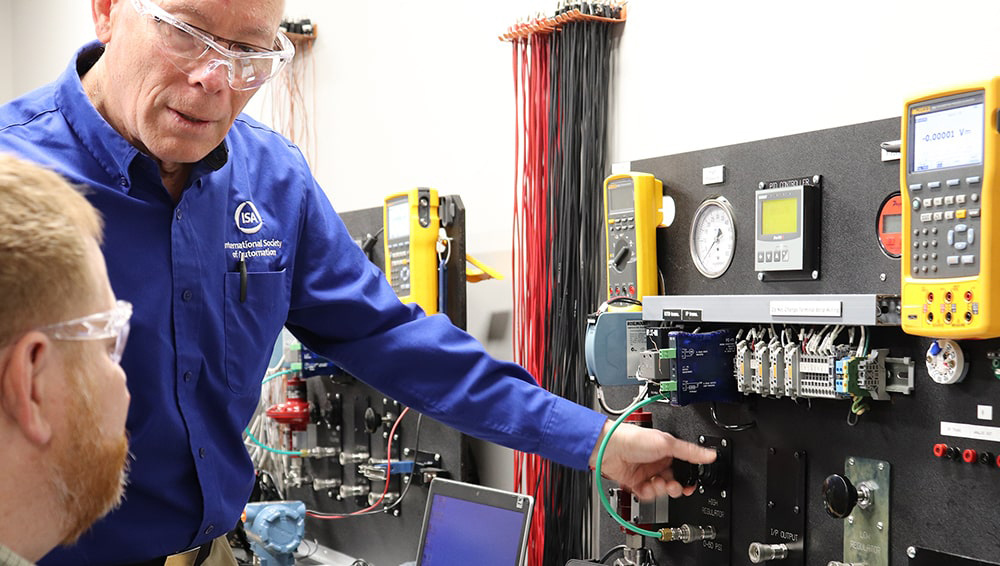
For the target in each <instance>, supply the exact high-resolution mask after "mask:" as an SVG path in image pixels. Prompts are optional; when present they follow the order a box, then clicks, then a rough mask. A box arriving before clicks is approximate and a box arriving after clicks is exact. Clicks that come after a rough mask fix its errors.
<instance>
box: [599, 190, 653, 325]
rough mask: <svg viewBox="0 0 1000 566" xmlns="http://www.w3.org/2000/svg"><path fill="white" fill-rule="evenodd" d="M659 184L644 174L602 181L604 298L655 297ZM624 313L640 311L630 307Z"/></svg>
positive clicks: (637, 308)
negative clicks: (605, 272)
mask: <svg viewBox="0 0 1000 566" xmlns="http://www.w3.org/2000/svg"><path fill="white" fill-rule="evenodd" d="M662 206H663V182H662V181H660V180H659V179H657V178H655V177H653V176H652V175H650V174H648V173H625V174H619V175H612V176H610V177H608V178H607V179H605V180H604V230H605V241H606V242H607V259H608V267H607V274H608V299H609V300H610V299H614V298H617V297H626V298H629V299H635V300H641V299H642V297H644V296H646V295H655V294H657V285H656V227H657V226H659V225H660V223H662V222H663V212H662V211H661V210H660V209H661V207H662ZM628 310H641V308H640V307H639V306H638V305H633V306H632V307H630V308H629V309H628Z"/></svg>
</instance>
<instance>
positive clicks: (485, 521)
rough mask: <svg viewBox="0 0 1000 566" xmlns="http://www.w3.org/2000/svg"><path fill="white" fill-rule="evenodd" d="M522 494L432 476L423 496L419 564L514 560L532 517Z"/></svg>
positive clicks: (493, 565)
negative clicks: (429, 485)
mask: <svg viewBox="0 0 1000 566" xmlns="http://www.w3.org/2000/svg"><path fill="white" fill-rule="evenodd" d="M531 508H532V500H531V498H530V497H528V496H526V495H522V494H516V493H510V492H504V491H500V490H494V489H490V488H485V487H482V486H477V485H472V484H464V483H460V482H453V481H447V480H438V479H435V480H434V483H433V484H432V485H431V492H430V495H429V497H428V500H427V510H426V512H425V515H424V526H423V533H422V537H421V541H420V554H419V556H418V560H417V564H418V565H419V566H453V565H454V566H465V565H468V564H476V565H477V566H518V565H519V564H521V561H522V559H523V554H524V547H525V544H526V542H527V534H528V525H529V523H530V519H531Z"/></svg>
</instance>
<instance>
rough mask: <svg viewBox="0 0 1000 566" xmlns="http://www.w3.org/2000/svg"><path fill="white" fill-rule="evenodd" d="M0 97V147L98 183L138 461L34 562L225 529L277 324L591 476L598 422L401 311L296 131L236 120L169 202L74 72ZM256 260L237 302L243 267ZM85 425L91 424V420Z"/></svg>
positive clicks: (150, 552)
mask: <svg viewBox="0 0 1000 566" xmlns="http://www.w3.org/2000/svg"><path fill="white" fill-rule="evenodd" d="M102 52H103V51H102V48H101V47H100V45H99V44H97V43H93V44H90V45H87V46H85V47H84V48H82V49H81V50H80V52H78V53H77V56H76V57H74V59H73V60H72V62H71V63H70V65H69V67H68V68H67V69H66V72H65V73H63V75H62V76H61V77H60V78H59V79H58V80H57V81H56V82H54V83H52V84H50V85H48V86H46V87H43V88H41V89H39V90H37V91H35V92H32V93H30V94H28V95H26V96H24V97H22V98H20V99H17V100H14V101H13V102H11V103H9V104H6V105H4V106H2V107H0V151H8V152H13V153H16V154H19V155H21V156H22V157H25V158H28V159H31V160H33V161H35V162H38V163H41V164H44V165H47V166H49V167H52V168H53V169H55V170H56V171H58V172H59V173H61V174H62V175H64V176H65V177H66V178H67V179H69V180H70V181H72V182H74V183H78V184H80V185H83V186H86V187H88V188H89V194H88V198H89V199H90V201H91V202H92V203H93V204H94V205H95V206H96V207H97V208H98V209H100V210H101V212H102V213H103V215H104V219H105V222H106V227H105V242H104V252H105V257H106V260H107V264H108V272H109V275H110V278H111V283H112V286H113V288H114V290H115V292H116V293H117V295H118V296H119V297H120V298H122V299H126V300H129V301H131V302H132V303H133V304H134V305H135V314H134V316H133V319H132V331H131V335H130V338H129V344H128V348H127V349H126V351H125V357H124V359H123V361H122V365H123V367H124V368H125V371H126V373H127V374H128V382H129V390H130V391H131V393H132V404H131V407H130V408H129V415H128V423H127V426H128V430H129V434H130V439H131V452H132V454H133V455H134V462H133V463H132V470H131V475H130V477H131V484H130V485H129V487H128V489H127V493H126V499H125V501H124V503H123V505H122V506H121V508H119V509H118V510H116V511H114V512H112V513H111V514H110V515H109V516H108V517H106V518H104V519H102V520H101V521H99V522H98V523H97V524H96V525H95V526H94V528H93V529H92V530H91V531H90V532H89V533H88V534H86V535H85V536H84V537H83V538H82V539H81V541H80V543H79V544H77V545H76V546H73V547H70V548H68V549H58V550H56V551H54V552H53V553H51V554H50V555H49V556H48V557H46V559H45V560H43V564H72V565H75V566H79V565H86V564H122V563H131V562H138V561H142V560H147V559H150V558H153V557H156V556H162V555H165V554H170V553H174V552H177V551H181V550H184V549H187V548H191V547H193V546H196V545H199V544H201V543H203V542H205V541H208V540H210V539H212V538H214V537H217V536H219V535H220V534H223V533H225V532H226V531H228V530H229V529H231V528H232V527H233V526H234V525H235V523H236V521H237V519H238V517H239V515H240V513H241V511H242V509H243V506H244V504H245V503H246V501H247V498H248V497H249V494H250V491H251V488H252V486H253V481H254V476H253V468H252V465H251V463H250V460H249V457H248V456H247V452H246V449H245V448H244V445H243V440H242V431H243V428H244V427H245V426H246V425H247V423H248V421H249V419H250V417H251V415H252V413H253V411H254V408H255V407H256V405H257V402H258V397H259V395H260V383H261V378H262V376H263V374H264V372H265V371H266V366H267V362H268V357H269V354H270V352H271V346H272V344H273V343H274V341H275V339H276V337H277V336H278V334H279V332H280V330H281V328H282V325H285V326H287V327H288V328H289V329H290V330H291V331H292V333H293V334H294V335H295V336H296V337H297V338H298V339H300V340H301V341H302V342H303V343H304V344H306V345H307V346H308V347H310V348H312V349H313V350H315V351H317V352H319V353H321V354H322V355H324V356H327V357H329V358H330V359H332V360H334V361H335V362H336V363H337V364H338V365H340V366H341V367H343V368H344V369H345V370H347V371H349V372H350V373H352V374H354V375H356V376H358V377H359V378H361V379H363V380H364V381H366V382H367V383H369V384H370V385H372V386H374V387H376V388H378V389H379V390H381V391H383V392H384V393H385V394H387V395H389V396H391V397H393V398H394V399H397V400H398V401H400V402H401V403H403V404H405V405H407V406H411V407H413V408H414V409H416V410H419V411H420V412H422V413H424V414H427V415H429V416H431V417H434V418H435V419H437V420H439V421H441V422H444V423H446V424H449V425H451V426H454V427H455V428H458V429H459V430H462V431H464V432H466V433H468V434H472V435H474V436H477V437H480V438H484V439H486V440H491V441H494V442H497V443H500V444H504V445H506V446H510V447H512V448H516V449H518V450H524V451H530V452H538V453H540V454H542V455H543V456H545V457H547V458H550V459H552V460H554V461H557V462H560V463H562V464H566V465H568V466H572V467H576V468H584V467H585V466H586V465H587V459H588V457H589V455H590V453H591V451H592V450H593V447H594V444H595V442H596V441H597V437H598V435H599V433H600V429H601V427H602V425H603V423H604V421H605V418H604V417H603V416H602V415H600V414H598V413H595V412H593V411H591V410H589V409H586V408H584V407H581V406H579V405H576V404H574V403H571V402H568V401H566V400H565V399H562V398H560V397H557V396H554V395H551V394H549V393H547V392H545V391H544V390H543V389H541V388H539V387H537V386H536V385H534V380H533V379H532V378H531V376H530V375H528V374H527V373H526V372H525V371H524V370H523V369H522V368H520V367H519V366H517V365H514V364H510V363H506V362H501V361H497V360H494V359H492V358H491V357H489V356H488V355H487V354H486V353H485V352H484V351H483V349H482V347H481V346H480V345H479V344H478V343H477V342H476V341H475V340H474V339H473V338H472V337H470V336H469V335H468V334H466V333H465V332H462V331H461V330H459V329H458V328H455V327H454V326H453V325H452V324H451V323H450V322H449V320H448V319H447V318H446V317H444V316H430V317H427V316H424V315H423V313H421V312H419V310H418V309H416V308H415V307H412V306H406V305H403V304H401V303H400V302H399V300H398V299H397V298H396V296H395V294H394V293H393V291H392V289H391V288H390V286H389V285H388V284H387V282H386V280H385V277H384V276H383V274H382V273H381V272H380V271H379V270H378V269H377V268H376V267H375V266H373V265H372V264H371V263H370V262H369V261H368V260H367V258H366V257H365V255H364V253H363V252H362V251H361V250H360V248H359V247H358V246H357V244H355V243H354V241H353V240H352V239H351V237H350V236H349V234H348V233H347V230H346V229H345V227H344V225H343V223H342V222H341V220H340V218H339V217H338V216H337V214H336V213H335V212H334V210H333V208H332V207H331V206H330V203H329V202H328V200H327V198H326V196H325V195H324V193H323V191H322V189H320V187H319V186H318V185H317V183H316V181H315V179H313V177H312V175H311V173H310V171H309V167H308V165H307V164H306V162H305V159H304V158H303V156H302V154H301V153H300V152H299V150H298V149H297V148H296V147H295V146H294V145H292V144H291V143H290V142H288V140H286V139H285V138H283V137H281V136H280V135H278V134H277V133H275V132H274V131H272V130H271V129H269V128H267V127H265V126H263V125H261V124H259V123H258V122H256V121H254V120H252V119H251V118H249V117H247V116H244V115H241V116H240V117H239V118H237V119H236V122H235V124H234V125H233V127H232V128H231V130H230V131H229V134H228V135H227V136H226V138H225V141H224V143H223V144H222V145H220V146H219V148H217V149H216V150H215V151H213V152H212V153H211V154H209V155H208V156H207V157H206V158H204V159H203V160H202V161H201V162H199V163H198V164H197V166H196V167H195V169H194V171H193V173H192V174H191V178H190V181H189V185H188V186H187V187H186V188H185V190H184V192H183V194H182V196H181V199H180V201H179V202H178V203H176V204H175V203H174V202H173V201H172V199H171V198H170V196H169V194H168V193H167V191H166V189H165V188H164V186H163V184H162V182H161V180H160V176H159V171H158V169H157V166H156V164H155V163H154V162H153V161H152V160H151V159H150V158H149V157H148V156H146V155H144V154H142V153H140V152H139V151H138V150H136V148H134V147H133V146H131V145H130V144H129V143H128V142H126V141H125V139H124V138H122V137H121V136H120V135H119V134H118V133H117V132H116V131H115V130H114V129H112V128H111V126H110V125H109V124H108V123H107V122H106V121H105V120H104V119H103V118H102V117H101V115H100V114H99V113H98V112H97V111H96V110H95V108H94V107H93V105H92V104H91V103H90V100H89V99H88V98H87V96H86V94H85V93H84V91H83V87H82V85H81V82H80V75H81V74H82V73H85V72H86V71H87V70H88V69H89V68H90V67H91V66H92V65H93V63H94V62H95V61H96V60H97V59H98V58H99V57H100V55H101V53H102ZM241 259H242V260H244V261H245V262H246V266H247V269H248V270H249V273H248V276H247V284H246V300H245V301H241V300H240V274H239V269H238V262H239V261H240V260H241ZM80 434H89V433H88V431H80Z"/></svg>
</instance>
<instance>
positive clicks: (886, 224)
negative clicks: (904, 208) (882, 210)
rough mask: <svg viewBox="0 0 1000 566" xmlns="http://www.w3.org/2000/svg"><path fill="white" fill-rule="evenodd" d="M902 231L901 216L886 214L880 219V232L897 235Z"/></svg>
mask: <svg viewBox="0 0 1000 566" xmlns="http://www.w3.org/2000/svg"><path fill="white" fill-rule="evenodd" d="M902 231H903V215H902V214H886V215H885V216H883V217H882V232H883V233H885V234H898V233H900V232H902Z"/></svg>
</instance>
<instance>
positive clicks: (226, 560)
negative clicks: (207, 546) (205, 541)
mask: <svg viewBox="0 0 1000 566" xmlns="http://www.w3.org/2000/svg"><path fill="white" fill-rule="evenodd" d="M197 556H198V549H197V548H196V549H194V550H189V551H187V552H184V553H182V554H175V555H173V556H170V557H168V558H167V561H166V562H165V563H164V565H163V566H194V562H195V558H196V557H197ZM201 565H202V566H236V558H235V557H234V556H233V549H231V548H229V542H228V541H227V540H226V536H225V535H223V536H221V537H219V538H217V539H215V540H213V541H212V552H211V553H210V554H209V555H208V558H206V559H205V561H204V562H202V563H201Z"/></svg>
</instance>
